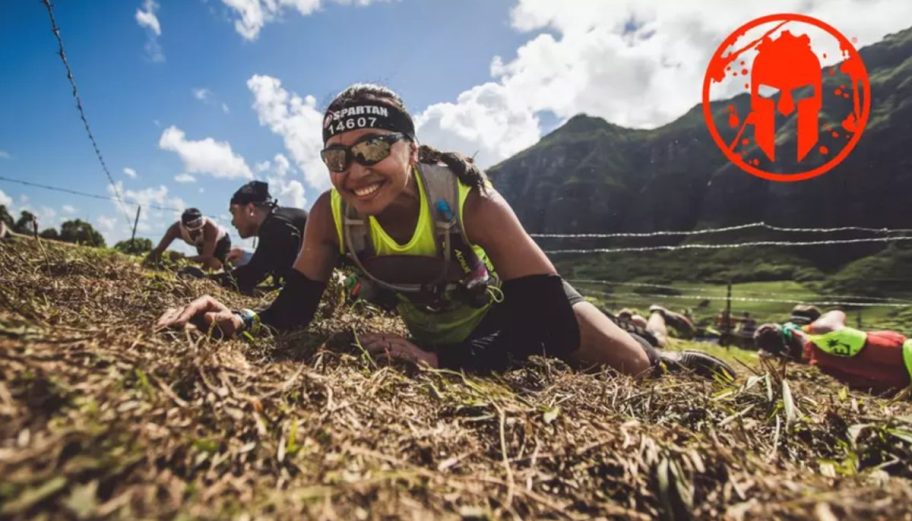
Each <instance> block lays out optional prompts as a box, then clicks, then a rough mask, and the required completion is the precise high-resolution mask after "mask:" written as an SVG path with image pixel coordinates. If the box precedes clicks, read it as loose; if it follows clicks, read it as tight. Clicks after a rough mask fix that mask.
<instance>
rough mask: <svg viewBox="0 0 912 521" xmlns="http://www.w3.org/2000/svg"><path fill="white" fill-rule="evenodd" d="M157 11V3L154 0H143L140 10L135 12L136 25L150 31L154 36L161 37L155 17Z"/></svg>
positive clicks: (159, 27)
mask: <svg viewBox="0 0 912 521" xmlns="http://www.w3.org/2000/svg"><path fill="white" fill-rule="evenodd" d="M157 10H158V3H156V2H155V0H145V1H144V2H143V6H142V8H141V9H137V10H136V23H138V24H139V26H140V27H145V28H146V29H148V30H149V31H151V32H152V33H153V34H154V35H155V36H161V33H162V31H161V24H159V23H158V17H157V16H155V11H157Z"/></svg>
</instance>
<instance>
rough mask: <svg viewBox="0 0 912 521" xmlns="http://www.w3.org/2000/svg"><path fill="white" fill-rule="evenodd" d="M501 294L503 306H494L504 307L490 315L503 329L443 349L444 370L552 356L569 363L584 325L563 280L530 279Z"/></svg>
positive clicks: (500, 365) (511, 282)
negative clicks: (579, 319) (567, 359)
mask: <svg viewBox="0 0 912 521" xmlns="http://www.w3.org/2000/svg"><path fill="white" fill-rule="evenodd" d="M501 289H502V290H503V294H504V301H503V302H502V303H500V304H495V305H496V306H502V308H501V309H497V310H494V309H492V310H491V311H489V313H494V312H498V313H500V314H501V317H502V318H501V320H502V325H500V326H499V327H497V328H496V329H495V330H494V331H491V332H486V333H484V334H482V335H478V336H475V335H472V336H470V337H469V338H468V339H467V340H465V341H464V342H462V343H461V344H460V345H458V346H453V347H451V348H447V349H442V350H440V351H439V352H438V354H437V360H438V363H439V365H440V366H441V367H446V368H454V369H455V368H459V369H466V370H470V371H490V370H502V369H505V368H506V367H507V365H508V364H509V361H510V358H511V357H512V358H519V359H523V358H526V357H528V356H529V355H533V354H547V355H551V356H557V357H559V358H566V357H567V356H568V355H569V354H570V353H572V352H573V351H575V350H576V349H577V348H578V347H579V342H580V333H579V325H578V324H577V322H576V315H575V314H574V312H573V308H572V306H571V305H570V301H569V299H568V298H567V294H566V292H565V291H564V287H563V281H562V280H561V278H560V276H558V275H530V276H527V277H521V278H518V279H513V280H508V281H505V282H504V283H503V286H502V288H501Z"/></svg>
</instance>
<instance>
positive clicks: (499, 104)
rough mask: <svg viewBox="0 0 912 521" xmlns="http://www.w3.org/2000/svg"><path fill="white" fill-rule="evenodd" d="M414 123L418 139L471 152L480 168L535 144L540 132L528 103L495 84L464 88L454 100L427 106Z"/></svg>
mask: <svg viewBox="0 0 912 521" xmlns="http://www.w3.org/2000/svg"><path fill="white" fill-rule="evenodd" d="M415 126H416V127H417V133H418V137H419V139H420V140H421V141H422V142H424V143H426V144H428V145H431V146H433V147H435V148H438V149H440V150H455V151H459V152H462V153H464V154H467V155H474V156H475V161H476V162H477V163H478V164H479V165H481V166H482V167H487V166H490V165H491V164H493V163H496V162H497V161H499V160H501V159H504V158H506V157H509V156H511V155H513V154H515V153H516V152H518V151H520V150H522V149H524V148H526V147H528V146H531V145H533V144H535V142H536V141H538V138H539V135H540V132H539V126H538V118H537V117H536V115H535V114H534V113H533V112H532V111H531V110H530V109H529V107H528V105H526V104H525V103H523V101H522V100H518V99H514V98H511V97H510V95H509V92H508V91H507V89H506V88H505V87H504V86H503V85H499V84H497V83H485V84H484V85H479V86H477V87H474V88H472V89H470V90H467V91H465V92H463V93H462V94H460V95H459V98H458V99H457V101H456V103H437V104H434V105H431V106H430V107H428V108H427V109H425V110H424V112H422V113H421V114H419V115H418V116H416V117H415Z"/></svg>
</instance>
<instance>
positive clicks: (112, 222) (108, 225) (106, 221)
mask: <svg viewBox="0 0 912 521" xmlns="http://www.w3.org/2000/svg"><path fill="white" fill-rule="evenodd" d="M95 224H97V225H98V231H100V232H101V233H102V234H103V235H112V234H113V233H114V230H115V229H116V228H117V219H115V218H113V217H108V216H106V215H99V216H98V217H97V218H96V219H95Z"/></svg>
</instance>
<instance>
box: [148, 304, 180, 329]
mask: <svg viewBox="0 0 912 521" xmlns="http://www.w3.org/2000/svg"><path fill="white" fill-rule="evenodd" d="M181 309H182V308H168V309H166V310H165V312H164V313H162V316H160V317H159V318H158V322H156V324H155V328H156V329H162V328H165V327H168V326H169V325H170V324H171V322H172V321H173V320H174V319H175V318H177V316H178V315H179V314H180V311H181Z"/></svg>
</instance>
